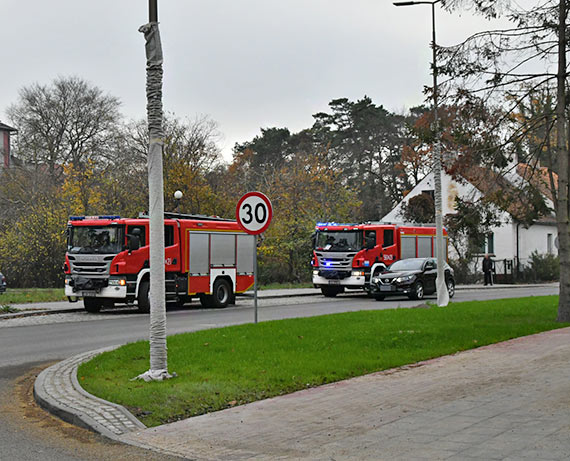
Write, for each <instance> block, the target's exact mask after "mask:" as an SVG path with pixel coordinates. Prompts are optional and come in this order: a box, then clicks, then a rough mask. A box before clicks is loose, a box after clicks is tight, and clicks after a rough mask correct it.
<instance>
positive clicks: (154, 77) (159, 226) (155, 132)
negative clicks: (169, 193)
mask: <svg viewBox="0 0 570 461" xmlns="http://www.w3.org/2000/svg"><path fill="white" fill-rule="evenodd" d="M148 12H149V23H148V24H145V25H143V26H141V27H140V28H139V32H142V33H143V34H144V37H145V41H146V96H147V116H148V134H149V147H148V195H149V210H148V214H149V228H150V230H149V245H150V258H149V259H150V292H149V298H150V334H149V339H150V370H149V371H147V372H145V373H143V374H142V375H140V376H139V378H141V379H144V380H145V381H151V380H158V381H160V380H163V379H167V378H170V377H171V376H170V375H169V374H168V369H167V356H166V296H165V275H164V184H163V172H162V151H163V138H164V133H163V129H162V61H163V58H162V44H161V42H160V33H159V30H158V5H157V0H149V3H148Z"/></svg>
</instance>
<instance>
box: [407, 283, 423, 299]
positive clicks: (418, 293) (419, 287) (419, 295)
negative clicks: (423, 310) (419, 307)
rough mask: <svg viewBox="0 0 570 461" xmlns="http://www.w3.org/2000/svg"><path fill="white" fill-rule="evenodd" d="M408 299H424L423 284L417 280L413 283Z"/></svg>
mask: <svg viewBox="0 0 570 461" xmlns="http://www.w3.org/2000/svg"><path fill="white" fill-rule="evenodd" d="M409 296H410V299H424V284H423V283H422V282H420V281H419V280H418V281H417V282H416V283H414V286H413V288H412V292H411V293H410V295H409Z"/></svg>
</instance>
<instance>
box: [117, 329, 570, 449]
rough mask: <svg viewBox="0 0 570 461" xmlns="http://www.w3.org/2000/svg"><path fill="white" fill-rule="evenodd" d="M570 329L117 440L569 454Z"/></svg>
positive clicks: (193, 445)
mask: <svg viewBox="0 0 570 461" xmlns="http://www.w3.org/2000/svg"><path fill="white" fill-rule="evenodd" d="M569 360H570V328H566V329H562V330H555V331H551V332H546V333H542V334H538V335H533V336H528V337H524V338H519V339H515V340H512V341H508V342H504V343H500V344H496V345H492V346H486V347H482V348H479V349H476V350H472V351H467V352H463V353H459V354H456V355H452V356H446V357H442V358H439V359H435V360H431V361H428V362H424V363H422V364H419V365H415V366H410V367H404V368H402V369H396V370H389V371H386V372H382V373H375V374H372V375H368V376H364V377H360V378H355V379H351V380H348V381H343V382H339V383H335V384H331V385H327V386H322V387H319V388H314V389H308V390H305V391H301V392H297V393H295V394H291V395H288V396H283V397H278V398H274V399H270V400H265V401H261V402H256V403H253V404H250V405H244V406H241V407H236V408H232V409H229V410H224V411H220V412H218V413H212V414H208V415H204V416H199V417H196V418H190V419H187V420H184V421H180V422H177V423H173V424H168V425H164V426H160V427H157V428H152V429H146V430H143V431H136V432H132V433H130V434H127V435H125V436H123V437H122V440H124V441H127V442H130V443H135V444H137V445H140V446H146V447H149V448H152V449H154V450H160V451H163V452H164V453H170V454H177V455H180V456H183V457H185V458H191V459H198V460H242V459H244V460H245V459H248V460H250V459H256V460H274V459H306V460H394V459H400V460H425V459H429V460H435V459H450V460H475V459H477V460H495V459H502V460H540V459H544V460H567V459H569V458H570V367H569V366H568V362H569Z"/></svg>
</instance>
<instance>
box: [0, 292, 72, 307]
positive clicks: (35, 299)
mask: <svg viewBox="0 0 570 461" xmlns="http://www.w3.org/2000/svg"><path fill="white" fill-rule="evenodd" d="M66 300H67V298H66V297H65V293H64V290H63V288H8V289H7V290H6V292H5V293H4V294H2V295H0V302H1V303H2V304H27V303H42V302H52V301H66Z"/></svg>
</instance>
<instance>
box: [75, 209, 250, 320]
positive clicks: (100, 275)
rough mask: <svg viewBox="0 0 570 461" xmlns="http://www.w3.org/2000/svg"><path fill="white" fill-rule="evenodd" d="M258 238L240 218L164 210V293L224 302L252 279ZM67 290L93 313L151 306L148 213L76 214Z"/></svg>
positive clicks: (182, 300) (230, 300)
mask: <svg viewBox="0 0 570 461" xmlns="http://www.w3.org/2000/svg"><path fill="white" fill-rule="evenodd" d="M254 239H255V237H254V236H252V235H248V234H246V233H245V232H243V231H242V230H241V229H240V227H239V226H238V224H237V222H236V221H233V220H226V219H221V218H216V217H206V216H194V215H180V214H165V220H164V241H165V254H164V266H165V273H166V298H167V300H170V301H177V302H179V303H185V302H189V301H190V300H191V299H192V298H193V297H198V298H200V301H201V303H202V305H203V306H205V307H226V306H227V305H228V304H233V303H234V302H235V294H236V293H243V292H245V291H247V290H248V289H249V288H250V287H251V286H252V285H253V277H254V276H253V272H254V267H253V264H254V261H253V251H254V247H253V245H254V244H255V240H254ZM64 271H65V294H66V296H67V297H68V299H69V300H70V301H77V300H78V299H79V298H83V303H84V307H85V309H86V310H87V311H88V312H98V311H99V310H100V309H101V308H102V307H111V306H113V305H114V304H115V303H133V302H134V301H137V305H138V309H139V310H140V311H142V312H148V311H149V308H150V303H149V288H150V279H149V276H150V267H149V219H148V217H140V218H120V217H119V216H76V217H71V218H70V219H69V222H68V224H67V252H66V255H65V265H64Z"/></svg>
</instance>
